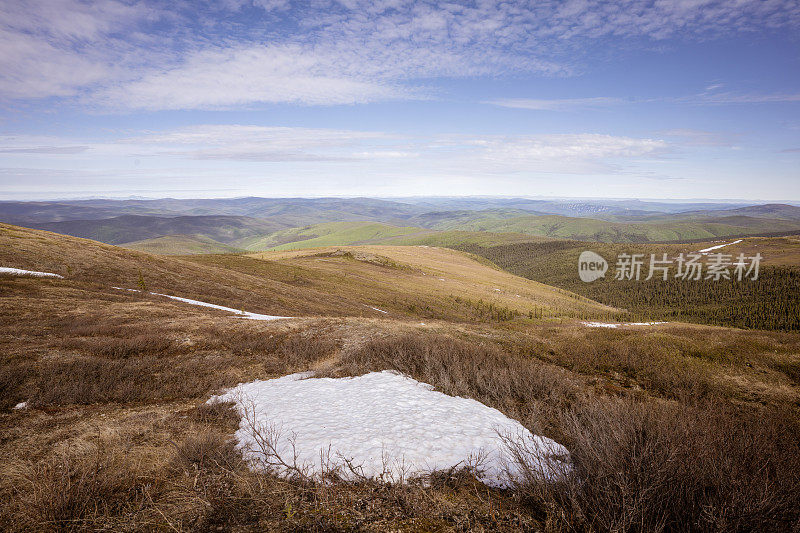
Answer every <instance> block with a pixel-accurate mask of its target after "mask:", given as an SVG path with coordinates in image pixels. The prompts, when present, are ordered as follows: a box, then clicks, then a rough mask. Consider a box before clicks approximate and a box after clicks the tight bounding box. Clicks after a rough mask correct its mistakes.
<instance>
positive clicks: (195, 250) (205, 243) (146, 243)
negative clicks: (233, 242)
mask: <svg viewBox="0 0 800 533" xmlns="http://www.w3.org/2000/svg"><path fill="white" fill-rule="evenodd" d="M122 247H123V248H128V249H129V250H138V251H140V252H147V253H151V254H158V255H193V254H231V253H238V252H243V251H244V250H243V249H241V248H236V247H234V246H228V245H227V244H223V243H221V242H219V241H215V240H214V239H210V238H208V237H204V236H202V235H165V236H164V237H156V238H154V239H144V240H141V241H134V242H129V243H125V244H123V245H122Z"/></svg>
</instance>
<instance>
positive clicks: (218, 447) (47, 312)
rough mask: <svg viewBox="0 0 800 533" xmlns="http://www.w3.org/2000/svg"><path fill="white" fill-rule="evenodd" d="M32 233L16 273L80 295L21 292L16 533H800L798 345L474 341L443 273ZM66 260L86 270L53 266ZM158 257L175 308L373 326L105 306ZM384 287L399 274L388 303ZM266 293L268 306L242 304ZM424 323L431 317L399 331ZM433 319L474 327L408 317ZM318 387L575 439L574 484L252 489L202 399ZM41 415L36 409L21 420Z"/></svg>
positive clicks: (5, 382)
mask: <svg viewBox="0 0 800 533" xmlns="http://www.w3.org/2000/svg"><path fill="white" fill-rule="evenodd" d="M14 231H15V232H17V233H15V236H9V235H8V234H7V233H4V234H3V235H2V237H3V238H5V239H7V240H8V242H11V243H14V244H15V245H16V246H17V247H18V249H17V250H15V251H13V252H9V251H8V250H9V249H8V248H5V249H2V251H0V260H3V259H2V258H3V257H9V258H15V259H19V260H20V261H22V260H23V259H24V260H29V261H30V263H29V264H28V263H24V262H18V263H15V264H14V265H13V266H19V267H23V268H31V269H34V270H44V271H48V270H49V271H56V272H59V273H63V274H64V275H67V276H68V279H66V280H49V279H19V278H17V279H11V280H0V321H2V324H3V327H2V328H0V345H2V350H0V529H2V530H4V531H51V530H57V529H64V530H89V529H91V530H113V531H126V530H128V531H140V530H171V531H175V530H177V531H216V530H252V531H270V530H280V531H289V530H297V531H354V530H358V531H387V530H405V531H520V530H531V531H534V530H535V531H542V530H549V531H562V530H573V531H658V530H697V531H712V530H716V531H731V530H741V531H746V530H756V529H757V530H776V531H777V530H792V528H794V529H795V530H797V529H798V528H800V522H799V521H800V517H798V513H797V509H800V502H798V494H800V486H798V472H800V464H798V457H800V445H799V444H798V435H800V428H798V411H797V406H798V405H800V403H798V400H799V399H800V392H799V391H800V382H798V377H799V376H800V371H798V369H800V336H798V335H797V334H789V333H776V332H752V331H750V332H747V331H737V330H731V329H724V328H710V327H704V326H689V325H680V324H671V325H665V326H658V327H654V328H642V329H634V328H627V329H619V330H605V329H604V330H599V329H589V328H585V327H582V326H579V325H576V324H575V322H573V321H569V320H566V321H561V320H555V321H553V320H547V319H541V320H519V319H518V320H511V321H503V322H498V321H495V320H486V321H478V320H476V321H474V322H472V320H473V319H474V317H472V316H471V315H469V314H468V313H467V311H466V307H463V306H462V307H459V305H458V304H457V302H454V300H453V299H451V298H450V297H449V296H450V295H449V294H444V293H435V292H432V291H429V290H428V289H424V290H423V289H419V288H417V289H415V288H414V286H413V283H412V282H413V281H414V280H415V279H416V278H413V276H417V275H420V274H419V271H420V269H424V268H432V266H431V265H428V266H425V265H416V266H414V269H412V270H408V269H406V268H395V267H394V266H392V265H388V266H387V264H384V263H383V262H381V261H378V262H377V264H376V262H375V261H358V260H355V259H348V258H345V257H318V258H317V259H326V260H334V261H340V263H325V262H323V263H321V264H322V265H325V266H324V268H317V267H313V268H312V266H311V265H310V264H309V265H302V264H300V263H301V262H304V261H314V259H313V258H302V259H297V262H296V263H295V262H294V261H295V259H286V260H285V261H284V260H280V261H261V260H257V259H253V258H248V257H234V258H228V257H224V256H216V257H207V258H202V259H198V260H197V262H196V263H189V262H181V261H174V262H171V260H167V259H163V260H162V259H150V258H149V256H144V255H143V254H133V253H132V252H125V251H121V252H120V251H118V250H117V249H113V248H112V249H111V250H109V249H108V248H110V247H104V246H102V245H97V244H94V243H88V244H86V245H85V247H84V246H83V245H80V246H79V245H78V244H79V242H80V240H78V239H68V238H66V237H65V238H63V239H61V238H60V237H51V236H50V235H49V234H46V233H45V232H27V231H17V230H14ZM20 249H21V250H22V251H20ZM413 252H414V250H413V249H411V252H409V253H413ZM73 255H74V261H73V258H72V256H73ZM64 257H70V258H71V259H70V261H72V262H71V263H70V266H69V268H71V269H72V272H71V274H70V273H69V272H66V271H61V270H57V269H56V261H59V260H60V261H63V260H64ZM20 258H22V259H20ZM143 258H146V261H154V263H153V270H152V272H155V273H157V274H158V276H159V277H157V278H156V277H154V278H152V279H148V280H147V282H148V283H151V284H154V286H153V287H151V288H161V289H162V290H163V292H166V293H176V292H178V291H177V289H180V291H185V292H181V293H180V295H182V296H188V297H195V298H198V299H200V300H204V299H205V300H206V301H215V302H218V303H221V304H223V305H231V306H233V307H238V306H239V305H238V304H239V302H249V303H251V304H252V307H249V306H248V307H247V310H252V311H262V312H272V313H274V314H290V313H288V312H285V311H286V310H288V309H300V308H305V306H307V308H309V309H314V310H320V312H324V311H325V310H326V309H329V308H333V307H334V304H336V303H340V304H341V306H340V307H339V308H338V310H337V313H338V314H352V315H359V314H361V313H364V314H365V316H367V317H375V318H359V317H357V316H354V317H350V318H307V319H300V320H290V321H278V322H254V321H246V320H241V319H237V318H234V317H231V316H230V315H228V314H226V313H223V312H219V311H215V310H210V309H203V308H196V307H192V306H187V305H185V304H181V303H178V302H173V301H170V300H166V299H163V298H158V297H151V296H146V295H136V294H130V293H122V292H120V291H113V290H110V289H108V288H107V284H108V285H110V284H116V283H117V282H118V281H119V277H120V275H124V276H130V280H131V281H130V283H135V282H136V277H137V276H138V269H139V267H140V266H141V265H142V263H141V261H143V260H145V259H143ZM4 261H5V260H4ZM392 261H396V262H397V263H398V264H400V263H403V264H406V263H405V262H404V260H403V259H402V258H393V259H392ZM117 262H118V264H117ZM483 268H486V267H483ZM66 269H67V267H66V266H65V267H64V270H66ZM327 269H333V270H332V271H328V270H327ZM145 271H147V272H151V271H148V270H145ZM333 271H338V272H339V273H335V272H333ZM381 272H384V273H385V272H388V273H389V274H385V275H388V276H390V277H389V278H387V280H384V281H383V282H381V283H376V282H375V279H376V278H379V277H380V276H381V275H382V274H380V273H381ZM481 272H483V271H481ZM344 274H347V276H345V275H344ZM69 276H72V277H69ZM93 276H94V277H93ZM197 276H199V277H202V276H210V277H209V278H208V279H207V280H204V283H197V280H196V279H193V278H194V277H197ZM392 276H399V277H392ZM403 276H412V277H409V278H408V280H406V281H403V282H402V283H400V282H399V280H401V278H402V277H403ZM425 277H430V276H425ZM403 279H404V278H403ZM206 281H207V283H206ZM436 281H438V279H437V280H436ZM494 281H497V280H492V281H491V282H490V284H491V285H493V284H494ZM172 283H175V285H174V286H172V285H170V284H172ZM248 283H252V284H253V286H254V287H255V289H254V292H253V293H251V294H250V295H249V296H247V297H244V296H242V295H244V294H245V288H246V285H247V284H248ZM403 283H407V284H408V283H411V285H403ZM459 283H463V284H465V285H466V284H468V281H466V278H465V280H464V281H460V282H459ZM157 284H163V287H161V286H158V287H155V285H157ZM422 287H423V288H424V287H426V286H422ZM170 288H175V289H176V290H175V291H170V290H168V289H170ZM498 288H500V287H498ZM484 289H487V287H486V286H484V287H483V288H482V289H480V290H484ZM270 291H273V292H274V294H273V292H270ZM326 291H330V292H326ZM445 292H447V291H445ZM493 292H496V291H493ZM443 294H444V295H443ZM317 295H322V296H320V298H321V299H320V300H315V298H316V297H317ZM504 297H505V296H504ZM512 297H513V298H516V297H515V296H512ZM247 298H250V299H249V300H248V299H247ZM465 299H466V298H465ZM485 301H489V300H488V299H486V300H485ZM367 303H370V304H372V305H375V306H376V307H379V308H382V306H383V305H386V306H387V307H389V309H392V315H390V316H389V317H388V318H387V317H385V316H384V315H382V314H380V315H379V316H378V314H377V313H376V312H373V311H371V310H369V309H367V308H366V307H365V305H366V304H367ZM409 303H412V304H414V305H416V306H418V307H417V308H416V309H415V310H414V311H403V312H402V313H401V312H400V311H399V310H401V309H404V308H405V307H404V306H407V305H408V304H409ZM439 305H441V306H442V309H437V308H436V306H439ZM281 306H285V307H281ZM391 306H395V307H391ZM448 306H449V307H448ZM426 307H427V308H429V309H430V310H428V309H426ZM394 309H398V311H397V312H395V311H394ZM277 311H280V312H277ZM429 313H434V314H435V315H436V316H439V317H447V318H450V319H457V320H468V321H467V322H459V323H456V322H452V321H438V320H437V321H431V320H429V319H427V318H426V319H425V323H426V325H424V326H423V325H421V324H420V322H421V321H420V320H419V319H415V320H410V318H413V317H415V316H416V317H421V316H426V317H427V316H429ZM398 317H401V318H402V319H401V320H396V318H398ZM308 369H315V370H318V371H320V372H322V373H325V374H328V375H355V374H361V373H364V372H369V371H377V370H385V369H394V370H398V371H401V372H404V373H407V374H409V375H411V376H413V377H414V378H416V379H418V380H420V381H425V382H427V383H431V384H432V385H434V386H435V387H437V388H438V389H439V390H442V391H444V392H446V393H448V394H453V395H460V396H466V397H471V398H475V399H477V400H479V401H481V402H483V403H486V404H487V405H490V406H493V407H495V408H497V409H500V410H501V411H503V412H504V413H506V414H507V415H509V416H512V417H514V418H517V419H519V420H520V421H521V422H522V423H523V424H525V425H526V426H527V427H528V428H530V429H531V430H533V431H534V432H535V433H538V434H544V435H547V436H550V437H553V438H555V439H556V440H558V441H559V442H562V443H564V444H565V445H566V446H567V447H568V448H569V449H570V450H571V453H572V457H573V460H574V465H575V471H574V474H575V475H574V476H573V477H570V478H569V479H568V480H567V482H565V483H561V484H555V485H542V484H540V483H536V482H533V481H531V482H528V483H524V484H522V485H521V486H519V487H518V488H517V489H516V490H513V491H496V490H489V489H487V488H486V487H485V486H483V485H481V484H480V483H478V482H477V481H476V480H475V479H474V477H472V476H470V475H469V473H468V472H464V471H458V472H440V473H437V474H436V475H434V476H433V477H432V478H431V479H430V480H429V485H423V484H414V483H412V484H409V485H401V486H397V485H395V486H392V485H380V484H377V483H369V482H363V483H352V484H341V483H339V484H314V483H307V482H300V481H287V480H282V479H278V478H275V477H272V476H269V475H263V474H258V473H254V472H251V471H250V470H248V469H247V468H246V466H245V465H244V464H243V463H242V461H241V457H240V456H239V454H238V453H237V452H236V451H235V449H234V448H233V446H232V442H231V437H232V434H233V433H234V431H235V430H236V428H237V427H238V424H239V420H238V417H237V416H236V415H235V414H234V413H233V412H232V411H231V409H230V405H229V404H210V405H207V404H205V403H204V401H205V400H206V399H207V398H208V397H209V396H210V395H211V394H213V393H214V392H215V391H216V390H218V389H219V388H224V387H227V386H231V385H235V384H237V383H239V382H245V381H251V380H253V379H267V378H270V377H275V376H277V375H282V374H287V373H291V372H297V371H302V370H308ZM24 400H28V401H29V403H30V405H31V408H30V409H28V410H22V411H10V408H11V407H13V406H14V405H15V404H16V403H18V402H21V401H24Z"/></svg>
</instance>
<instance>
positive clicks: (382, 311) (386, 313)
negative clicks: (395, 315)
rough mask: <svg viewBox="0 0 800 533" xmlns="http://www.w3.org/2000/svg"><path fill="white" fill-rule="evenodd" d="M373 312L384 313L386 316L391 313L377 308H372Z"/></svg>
mask: <svg viewBox="0 0 800 533" xmlns="http://www.w3.org/2000/svg"><path fill="white" fill-rule="evenodd" d="M370 309H372V310H373V311H377V312H379V313H383V314H384V315H388V314H389V311H384V310H383V309H378V308H377V307H370Z"/></svg>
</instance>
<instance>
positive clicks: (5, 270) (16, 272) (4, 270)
mask: <svg viewBox="0 0 800 533" xmlns="http://www.w3.org/2000/svg"><path fill="white" fill-rule="evenodd" d="M0 274H9V275H11V276H33V277H35V278H59V279H64V276H62V275H60V274H53V273H52V272H37V271H35V270H23V269H21V268H11V267H0Z"/></svg>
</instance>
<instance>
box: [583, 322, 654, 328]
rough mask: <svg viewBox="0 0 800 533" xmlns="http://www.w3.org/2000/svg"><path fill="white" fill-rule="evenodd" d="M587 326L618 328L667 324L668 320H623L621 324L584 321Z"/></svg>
mask: <svg viewBox="0 0 800 533" xmlns="http://www.w3.org/2000/svg"><path fill="white" fill-rule="evenodd" d="M582 324H583V325H584V326H586V327H587V328H618V327H620V326H657V325H658V324H666V322H623V323H621V324H613V323H608V322H582Z"/></svg>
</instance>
